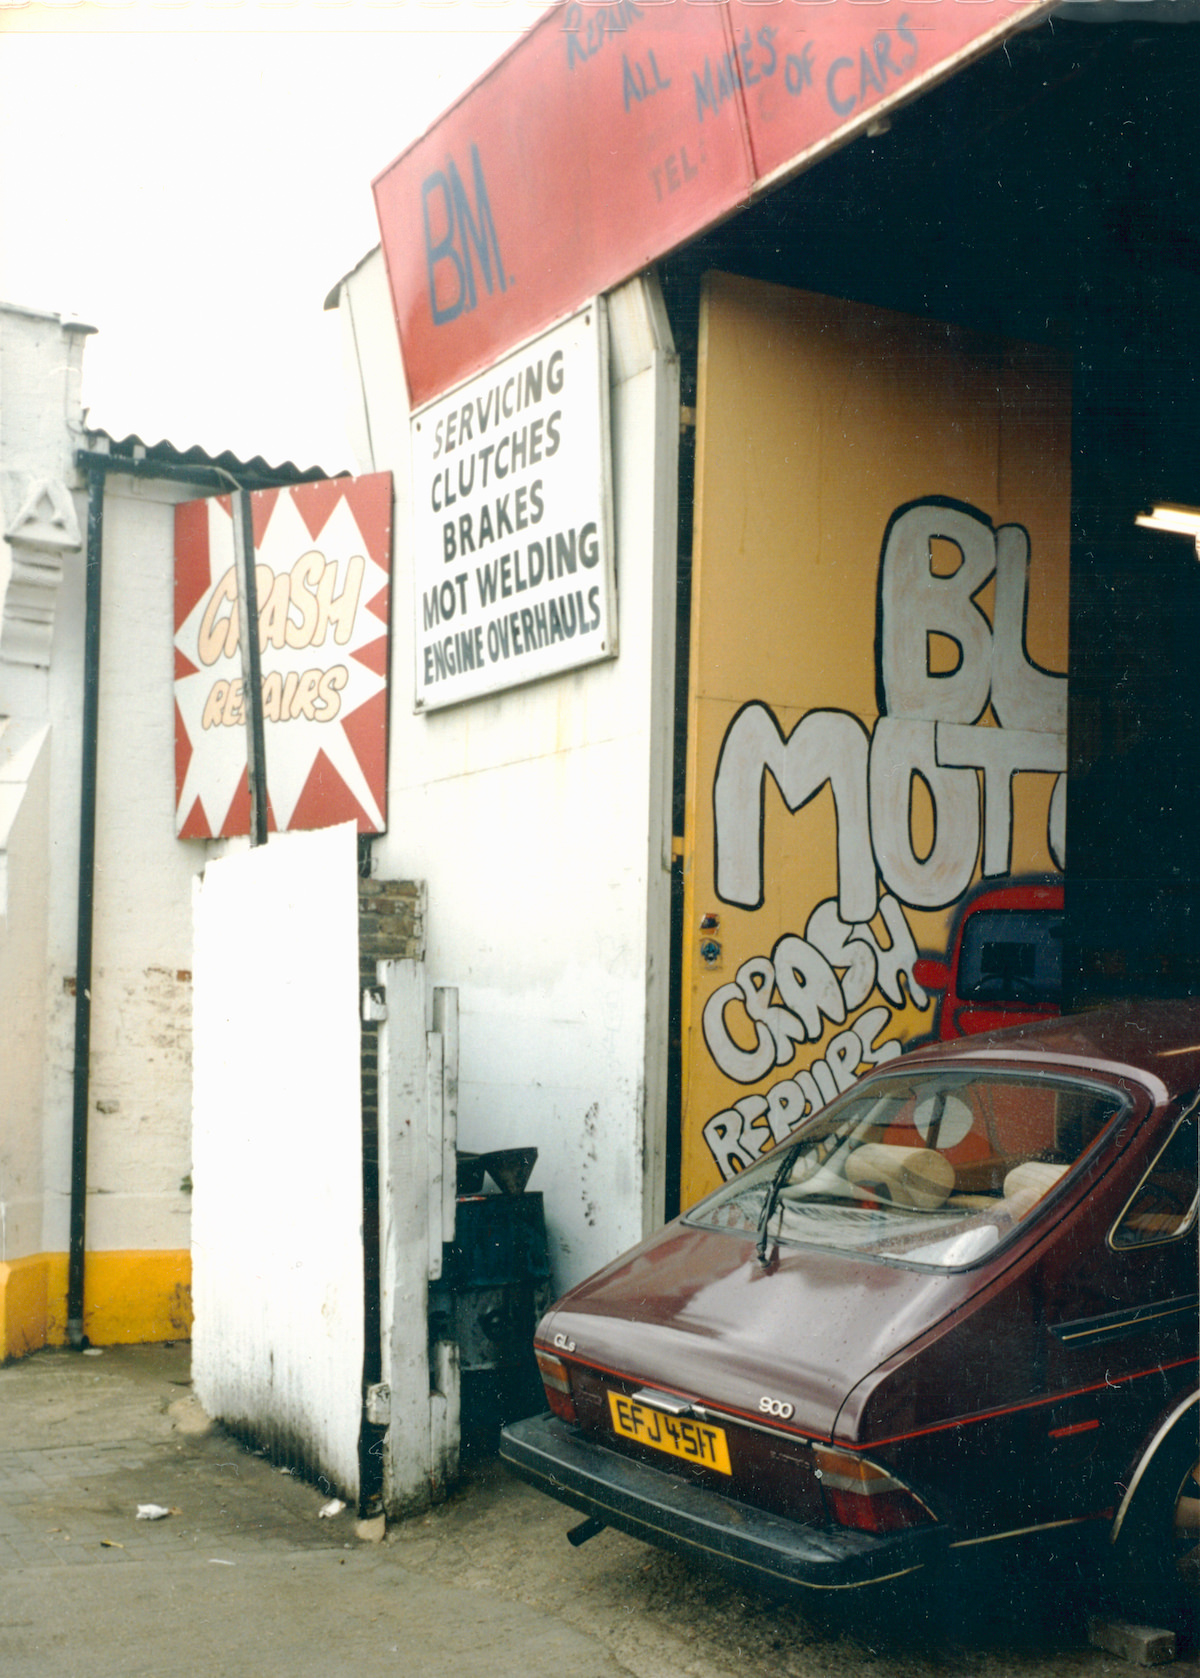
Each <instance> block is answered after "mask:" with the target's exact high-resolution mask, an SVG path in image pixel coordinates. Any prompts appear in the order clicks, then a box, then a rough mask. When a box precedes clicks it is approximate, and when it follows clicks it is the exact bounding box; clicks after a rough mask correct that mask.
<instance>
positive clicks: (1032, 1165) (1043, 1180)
mask: <svg viewBox="0 0 1200 1678" xmlns="http://www.w3.org/2000/svg"><path fill="white" fill-rule="evenodd" d="M1066 1169H1067V1168H1066V1166H1065V1165H1048V1164H1047V1163H1046V1161H1045V1160H1040V1159H1027V1160H1026V1161H1025V1163H1024V1165H1014V1166H1013V1168H1012V1170H1011V1171H1009V1172H1008V1173H1007V1174H1006V1176H1005V1178H1004V1198H1005V1199H1006V1200H1011V1199H1012V1197H1013V1196H1014V1195H1018V1194H1020V1195H1026V1194H1032V1195H1033V1196H1034V1198H1035V1199H1036V1200H1040V1199H1041V1198H1042V1196H1043V1195H1044V1194H1049V1193H1050V1190H1051V1189H1052V1188H1053V1187H1054V1185H1055V1183H1057V1182H1058V1179H1059V1178H1060V1177H1061V1176H1063V1175H1064V1173H1065V1172H1066Z"/></svg>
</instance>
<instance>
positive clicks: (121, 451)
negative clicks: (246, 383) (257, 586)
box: [86, 427, 344, 489]
mask: <svg viewBox="0 0 1200 1678" xmlns="http://www.w3.org/2000/svg"><path fill="white" fill-rule="evenodd" d="M86 435H87V439H88V449H89V452H91V453H93V454H100V455H107V456H108V457H109V458H110V459H112V460H124V461H129V462H130V463H135V462H136V463H137V464H138V466H139V468H140V469H141V471H142V472H143V473H144V475H147V476H153V468H154V467H155V466H160V467H162V468H164V471H163V474H162V475H163V476H164V477H179V476H181V475H182V474H183V473H184V472H186V471H187V469H188V468H193V469H195V471H196V473H197V479H198V481H199V480H201V479H203V478H205V477H207V476H208V475H210V474H213V475H215V474H216V473H218V472H226V473H228V474H229V475H230V476H231V477H233V478H236V479H237V481H238V482H239V483H240V484H242V485H244V486H246V487H247V488H254V489H263V488H270V487H273V486H275V485H282V484H301V483H311V482H314V481H315V480H317V479H321V478H328V477H332V476H336V475H338V474H333V473H329V472H326V471H325V469H324V468H323V467H321V466H304V467H301V466H297V465H296V464H295V462H294V461H290V460H285V461H282V462H280V463H279V464H278V465H275V466H273V465H271V463H270V462H269V461H267V460H265V459H264V458H263V456H262V455H254V456H253V457H252V458H251V459H249V460H246V459H242V458H241V457H239V456H238V455H235V454H234V453H233V452H232V450H229V449H226V450H224V451H223V452H222V453H221V454H210V453H209V452H208V451H207V450H206V449H204V448H202V447H201V446H200V445H199V444H198V443H194V444H193V445H192V446H191V447H190V448H186V449H181V448H179V447H177V445H176V444H174V443H172V442H169V441H168V440H167V439H166V438H162V439H160V441H159V442H157V443H147V442H145V441H144V439H143V438H141V437H138V436H137V435H136V434H135V433H133V432H130V433H129V434H128V436H125V437H122V438H119V439H118V438H115V437H113V436H111V435H110V434H109V433H108V432H107V431H103V430H97V429H92V428H90V427H89V429H88V431H87V433H86ZM341 475H343V476H344V474H341Z"/></svg>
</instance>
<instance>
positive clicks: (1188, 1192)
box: [1109, 1110, 1197, 1248]
mask: <svg viewBox="0 0 1200 1678" xmlns="http://www.w3.org/2000/svg"><path fill="white" fill-rule="evenodd" d="M1196 1201H1197V1132H1196V1115H1195V1112H1194V1110H1193V1112H1191V1113H1187V1114H1185V1115H1184V1117H1183V1118H1182V1119H1180V1121H1179V1123H1178V1124H1177V1125H1176V1126H1175V1129H1174V1130H1173V1131H1172V1132H1171V1135H1170V1136H1169V1137H1168V1138H1167V1142H1166V1145H1165V1146H1164V1147H1163V1148H1162V1149H1161V1150H1160V1152H1159V1154H1158V1157H1157V1158H1156V1159H1155V1160H1154V1163H1153V1164H1152V1165H1151V1167H1150V1169H1149V1171H1147V1173H1146V1175H1145V1176H1144V1177H1143V1178H1142V1181H1141V1182H1140V1183H1139V1184H1138V1187H1137V1189H1136V1191H1135V1193H1134V1195H1133V1198H1132V1199H1131V1200H1130V1202H1129V1204H1128V1206H1126V1208H1125V1210H1124V1211H1123V1212H1122V1213H1121V1216H1120V1217H1119V1218H1118V1219H1117V1221H1116V1223H1115V1225H1114V1226H1113V1230H1112V1234H1111V1235H1110V1236H1109V1242H1110V1244H1111V1245H1112V1246H1113V1247H1116V1248H1127V1247H1148V1246H1153V1245H1156V1244H1157V1243H1159V1242H1162V1241H1174V1240H1175V1239H1176V1237H1178V1236H1180V1235H1182V1234H1183V1233H1184V1231H1185V1230H1187V1229H1188V1228H1189V1227H1190V1226H1191V1225H1192V1224H1193V1223H1194V1222H1195V1218H1196Z"/></svg>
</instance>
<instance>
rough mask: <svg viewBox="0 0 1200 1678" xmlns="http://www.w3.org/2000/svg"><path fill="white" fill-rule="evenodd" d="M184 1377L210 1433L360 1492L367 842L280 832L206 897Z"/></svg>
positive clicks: (198, 990) (223, 865)
mask: <svg viewBox="0 0 1200 1678" xmlns="http://www.w3.org/2000/svg"><path fill="white" fill-rule="evenodd" d="M195 962H196V968H195V973H196V984H195V1028H194V1029H195V1049H196V1075H195V1129H194V1147H195V1195H194V1215H193V1233H192V1278H193V1282H192V1286H193V1300H194V1305H195V1312H196V1321H195V1328H194V1331H193V1342H192V1374H193V1380H194V1382H195V1387H196V1393H197V1396H198V1397H199V1399H200V1402H201V1403H202V1404H203V1406H204V1408H205V1410H206V1411H207V1412H208V1414H209V1415H210V1416H214V1417H218V1418H220V1419H221V1420H222V1421H225V1422H227V1423H228V1424H229V1425H230V1426H232V1427H235V1428H238V1429H244V1430H246V1431H248V1432H250V1433H252V1434H253V1435H254V1436H255V1437H257V1438H259V1439H262V1440H263V1441H264V1442H265V1443H267V1444H269V1445H272V1446H273V1447H274V1448H275V1451H276V1454H277V1456H278V1460H280V1461H283V1462H285V1463H290V1464H295V1465H303V1466H305V1467H307V1468H309V1469H310V1470H311V1471H313V1472H315V1473H323V1474H324V1475H325V1476H326V1477H327V1479H328V1480H329V1481H330V1482H331V1483H332V1484H333V1485H334V1486H336V1487H337V1488H338V1490H339V1491H340V1493H341V1495H343V1496H345V1497H355V1496H357V1491H358V1433H359V1421H360V1416H361V1407H362V1370H363V1251H362V1235H361V1223H362V1113H361V1094H360V1082H359V1020H358V885H357V844H356V839H355V833H354V829H353V827H351V826H346V827H338V828H330V829H328V830H326V831H324V832H320V833H285V834H279V835H276V836H275V837H273V838H272V839H271V840H270V842H269V843H268V844H266V845H262V846H260V847H259V848H258V849H256V850H250V851H243V852H241V853H239V854H234V855H230V856H227V857H224V858H222V859H221V860H219V861H215V862H212V863H210V865H209V867H208V869H207V871H206V873H205V876H204V880H203V883H202V884H201V885H198V886H197V889H196V939H195Z"/></svg>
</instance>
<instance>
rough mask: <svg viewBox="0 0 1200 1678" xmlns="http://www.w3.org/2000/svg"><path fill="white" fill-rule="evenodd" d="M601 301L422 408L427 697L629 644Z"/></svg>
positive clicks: (416, 521)
mask: <svg viewBox="0 0 1200 1678" xmlns="http://www.w3.org/2000/svg"><path fill="white" fill-rule="evenodd" d="M606 327H607V322H606V317H605V314H604V307H603V304H602V303H601V302H600V301H596V302H593V303H591V304H589V305H588V307H587V308H586V309H583V310H581V311H580V313H579V314H577V315H574V316H573V317H572V318H571V319H570V320H568V321H564V322H563V323H562V325H560V326H556V327H554V328H553V329H552V330H551V331H549V332H547V333H545V334H543V336H542V337H540V338H537V339H535V340H534V341H533V342H532V343H529V344H526V345H524V346H523V348H521V349H520V350H517V351H516V352H515V353H514V354H513V355H510V356H507V357H505V359H504V360H503V361H500V362H497V363H496V365H495V366H494V367H491V368H489V369H488V371H487V372H486V373H482V374H480V375H479V377H478V378H475V379H471V380H470V381H468V383H466V384H464V385H461V386H459V388H458V389H457V390H456V391H454V392H453V393H452V394H451V395H449V396H445V397H442V398H441V399H440V400H439V401H437V402H433V403H430V405H429V406H428V407H426V408H423V409H422V410H421V411H420V412H419V413H418V414H416V415H415V416H414V418H413V421H412V461H413V580H414V606H415V611H416V635H415V645H416V709H417V710H436V709H438V708H439V707H441V706H445V705H454V704H457V703H458V702H459V701H461V700H464V699H474V698H476V697H478V696H479V695H481V694H486V693H495V692H497V691H499V690H500V689H502V688H508V687H515V686H517V684H518V683H521V682H531V681H535V680H536V679H538V678H539V677H542V676H552V675H557V674H558V673H559V672H561V671H563V670H573V669H575V668H577V667H578V666H579V665H582V664H591V663H594V662H595V661H596V660H598V659H603V658H613V657H614V656H615V655H616V651H617V612H616V587H615V572H614V567H613V544H612V514H611V507H612V490H611V462H610V451H609V429H608V354H607V351H608V340H607V330H606Z"/></svg>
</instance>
